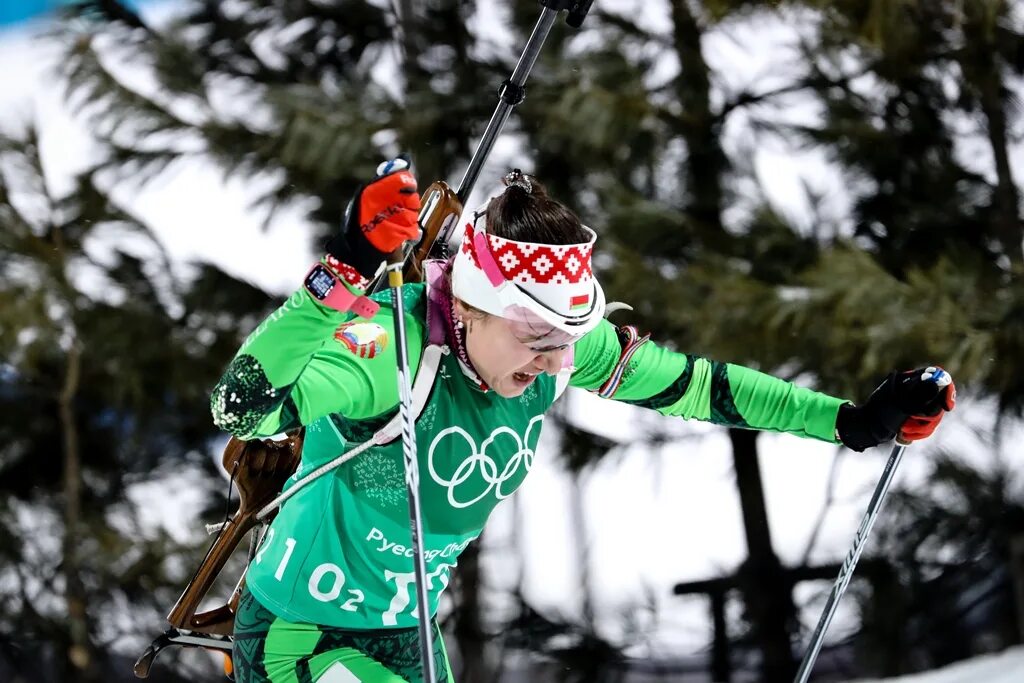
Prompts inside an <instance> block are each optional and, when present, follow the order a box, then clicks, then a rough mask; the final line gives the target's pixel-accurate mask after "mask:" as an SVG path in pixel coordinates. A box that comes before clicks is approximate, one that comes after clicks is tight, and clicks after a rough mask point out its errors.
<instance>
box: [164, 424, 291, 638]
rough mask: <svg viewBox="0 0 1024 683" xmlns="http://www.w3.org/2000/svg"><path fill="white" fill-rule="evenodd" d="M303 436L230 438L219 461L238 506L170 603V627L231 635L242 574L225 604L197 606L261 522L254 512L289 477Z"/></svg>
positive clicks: (243, 579) (168, 617)
mask: <svg viewBox="0 0 1024 683" xmlns="http://www.w3.org/2000/svg"><path fill="white" fill-rule="evenodd" d="M302 438H303V433H302V432H301V431H300V432H299V433H298V434H295V435H293V436H289V437H288V438H287V439H286V440H284V441H270V440H266V439H264V440H254V441H242V440H240V439H236V438H234V437H232V438H231V441H229V442H228V445H227V447H226V448H225V449H224V457H223V460H222V463H223V465H224V470H225V471H226V472H228V474H230V475H231V476H232V478H233V480H234V482H235V485H236V486H237V487H238V495H239V499H240V502H239V505H238V511H237V512H235V514H234V515H232V516H231V518H230V519H229V520H228V522H227V524H226V525H225V526H224V528H223V529H222V530H221V532H220V533H219V534H218V535H217V539H216V540H215V541H214V542H213V545H212V546H210V550H209V551H208V552H207V553H206V557H205V558H204V559H203V561H202V563H201V564H200V565H199V569H198V570H196V573H195V574H194V575H193V576H192V580H191V581H189V583H188V586H187V587H186V588H185V590H184V592H183V593H182V594H181V597H179V598H178V601H177V602H176V603H174V607H172V608H171V611H170V613H169V614H168V615H167V621H169V622H170V623H171V625H172V626H174V627H175V628H178V629H182V630H186V631H196V632H201V633H209V634H214V635H225V636H227V635H231V632H232V629H233V628H234V622H235V609H236V608H237V606H238V598H239V596H240V595H241V592H242V586H243V585H244V581H245V575H244V574H243V576H242V578H241V579H239V581H238V583H237V584H236V586H235V590H234V591H233V592H232V594H231V598H230V599H229V600H228V602H227V603H226V604H224V605H221V606H220V607H217V608H215V609H212V610H208V611H206V612H201V613H199V614H197V613H196V610H197V609H198V608H199V603H200V602H202V600H203V598H205V597H206V594H207V593H208V592H209V590H210V588H211V587H212V586H213V583H214V581H215V580H216V579H217V576H218V575H219V574H220V571H221V570H222V569H223V568H224V564H225V563H226V562H227V561H228V558H229V557H231V554H232V552H234V550H235V548H236V547H237V546H238V543H239V541H241V540H242V539H243V538H244V537H245V535H246V534H247V533H249V532H250V531H251V530H252V529H253V527H255V526H256V525H257V524H258V523H260V521H261V520H258V519H257V518H256V514H257V513H258V512H259V511H260V510H261V509H262V508H263V507H264V506H265V505H267V504H268V503H269V502H270V501H272V500H274V498H275V497H276V496H277V494H278V493H280V492H281V489H282V488H283V487H284V484H285V482H286V481H287V480H288V477H290V476H291V475H292V474H293V473H294V472H295V469H296V468H297V467H298V465H299V458H300V457H301V454H302ZM273 514H275V513H271V517H272V515H273ZM269 519H270V518H268V520H267V521H269Z"/></svg>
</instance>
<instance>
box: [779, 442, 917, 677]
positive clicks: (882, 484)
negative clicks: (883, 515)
mask: <svg viewBox="0 0 1024 683" xmlns="http://www.w3.org/2000/svg"><path fill="white" fill-rule="evenodd" d="M906 449H907V444H906V443H903V442H897V443H896V445H895V446H893V448H892V453H890V454H889V460H888V461H887V462H886V463H885V469H884V470H883V471H882V478H881V479H879V481H878V485H877V486H875V492H874V494H872V496H871V501H870V502H869V503H868V509H867V512H865V513H864V519H863V520H861V523H860V527H859V528H858V529H857V535H856V536H855V537H854V539H853V547H851V548H850V552H849V553H848V554H847V556H846V561H845V562H843V566H842V568H841V569H840V570H839V576H838V577H836V582H835V583H834V584H833V585H832V592H831V593H829V596H828V602H826V603H825V609H824V610H823V611H822V613H821V618H820V619H819V620H818V625H817V626H816V627H815V628H814V633H813V635H812V636H811V644H810V645H809V646H808V647H807V653H806V654H805V655H804V659H803V661H802V662H800V669H799V670H798V671H797V674H796V679H795V681H794V683H807V679H808V678H809V677H810V675H811V669H813V668H814V662H815V661H817V659H818V653H819V652H820V651H821V645H822V643H823V642H824V640H825V631H827V630H828V626H829V624H831V623H832V617H833V616H835V613H836V608H837V607H838V606H839V600H840V599H841V598H842V597H843V593H845V592H846V587H847V586H848V585H850V579H851V578H853V570H854V569H856V568H857V560H859V559H860V554H861V553H862V552H863V551H864V544H865V542H866V541H867V538H868V534H870V533H871V527H873V526H874V525H875V520H876V519H877V518H878V511H879V510H880V509H881V508H882V502H883V501H884V500H885V494H886V493H888V492H889V485H890V484H891V483H892V479H893V477H894V476H895V475H896V468H897V467H899V464H900V460H902V459H903V451H905V450H906Z"/></svg>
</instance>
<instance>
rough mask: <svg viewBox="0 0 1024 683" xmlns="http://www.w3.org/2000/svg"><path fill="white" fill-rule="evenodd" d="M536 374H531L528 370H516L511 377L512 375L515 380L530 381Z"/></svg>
mask: <svg viewBox="0 0 1024 683" xmlns="http://www.w3.org/2000/svg"><path fill="white" fill-rule="evenodd" d="M536 376H537V375H534V374H531V373H529V372H516V373H514V374H513V375H512V377H514V378H515V380H516V381H517V382H532V381H533V378H534V377H536Z"/></svg>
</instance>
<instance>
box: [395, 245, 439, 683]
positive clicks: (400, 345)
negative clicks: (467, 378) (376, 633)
mask: <svg viewBox="0 0 1024 683" xmlns="http://www.w3.org/2000/svg"><path fill="white" fill-rule="evenodd" d="M402 265H403V262H402V261H401V260H396V261H394V262H392V263H389V264H388V267H387V272H388V285H389V286H390V287H391V301H392V306H393V308H394V316H395V358H397V360H398V399H399V408H398V410H399V413H400V414H401V418H402V451H403V453H404V454H405V491H406V497H407V498H408V501H409V530H410V531H411V532H412V557H413V572H414V574H415V582H416V617H417V618H418V619H419V622H420V623H419V633H420V659H421V661H422V663H423V680H424V681H425V682H426V683H434V681H436V680H437V675H436V674H435V671H434V639H433V634H432V633H431V631H430V605H429V603H428V599H429V594H428V591H427V568H426V562H425V561H424V559H423V544H422V540H421V538H422V533H421V532H422V530H423V516H422V515H421V514H420V482H419V469H418V465H417V459H416V423H415V421H414V420H413V416H412V385H411V383H410V382H411V380H410V378H409V356H408V342H407V337H406V330H405V303H404V302H403V301H402V284H403V278H402Z"/></svg>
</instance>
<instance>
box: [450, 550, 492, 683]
mask: <svg viewBox="0 0 1024 683" xmlns="http://www.w3.org/2000/svg"><path fill="white" fill-rule="evenodd" d="M480 542H481V539H480V538H478V539H477V540H476V542H474V543H470V544H469V545H468V546H466V549H465V550H463V551H462V554H461V555H459V567H458V569H457V570H456V574H455V575H456V577H457V579H458V582H457V584H456V587H457V590H458V607H457V609H456V610H455V614H454V616H455V642H456V644H457V646H458V648H459V655H460V656H461V657H462V672H461V674H460V675H459V676H458V680H460V681H465V683H489V682H490V681H493V680H494V670H493V668H492V667H491V666H490V664H489V663H488V661H487V657H486V654H485V652H484V648H485V646H486V645H487V634H486V633H484V629H483V623H482V620H481V618H480V615H481V605H480Z"/></svg>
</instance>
